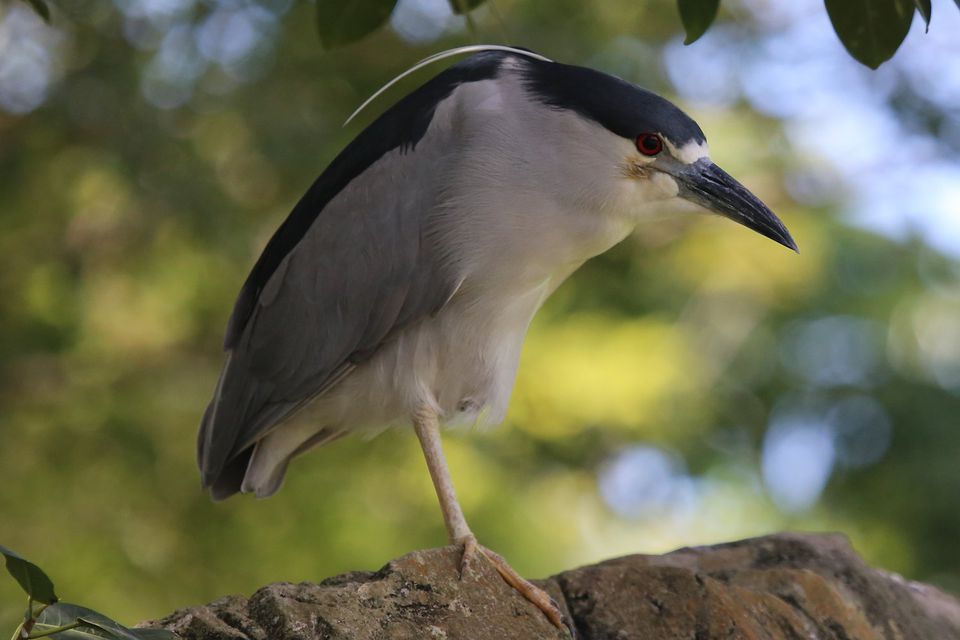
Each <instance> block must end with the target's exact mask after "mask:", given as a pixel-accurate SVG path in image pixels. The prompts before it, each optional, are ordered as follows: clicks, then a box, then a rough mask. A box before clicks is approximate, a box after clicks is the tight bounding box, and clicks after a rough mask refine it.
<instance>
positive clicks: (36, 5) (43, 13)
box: [24, 0, 50, 22]
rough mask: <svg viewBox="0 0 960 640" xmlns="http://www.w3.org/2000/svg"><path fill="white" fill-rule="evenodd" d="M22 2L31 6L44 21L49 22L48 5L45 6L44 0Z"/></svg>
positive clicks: (25, 0)
mask: <svg viewBox="0 0 960 640" xmlns="http://www.w3.org/2000/svg"><path fill="white" fill-rule="evenodd" d="M24 2H26V3H27V4H29V5H30V6H31V7H33V10H34V11H35V12H36V13H37V15H38V16H40V17H41V18H43V21H44V22H50V7H48V6H47V3H46V0H24Z"/></svg>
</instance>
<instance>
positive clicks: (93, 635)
mask: <svg viewBox="0 0 960 640" xmlns="http://www.w3.org/2000/svg"><path fill="white" fill-rule="evenodd" d="M0 553H2V554H3V556H4V558H5V559H6V563H7V571H8V572H10V575H12V576H13V577H14V579H15V580H16V581H17V582H18V583H19V584H20V586H21V588H23V590H24V591H25V592H26V594H27V596H28V600H27V610H26V612H24V615H23V621H22V622H21V623H20V624H19V625H18V626H17V629H16V632H15V633H14V634H13V638H14V640H16V639H17V638H21V639H22V640H34V639H35V638H46V637H53V636H56V638H58V639H59V640H93V639H97V638H109V639H112V640H175V639H176V637H177V635H176V634H175V633H172V632H170V631H165V630H163V629H128V628H127V627H124V626H123V625H121V624H120V623H118V622H116V621H114V620H111V619H110V618H108V617H106V616H105V615H103V614H102V613H98V612H96V611H94V610H93V609H88V608H87V607H81V606H80V605H76V604H68V603H66V602H59V601H58V600H57V596H56V595H55V594H54V590H53V581H51V580H50V578H49V577H48V576H47V574H46V573H44V572H43V570H42V569H41V568H40V567H38V566H37V565H35V564H33V563H32V562H30V561H29V560H25V559H24V558H22V557H20V556H19V555H18V554H16V553H14V552H13V551H11V550H10V549H7V548H6V547H3V546H0ZM34 602H39V603H41V604H43V606H42V607H40V608H39V609H37V610H36V611H35V610H34V607H33V603H34Z"/></svg>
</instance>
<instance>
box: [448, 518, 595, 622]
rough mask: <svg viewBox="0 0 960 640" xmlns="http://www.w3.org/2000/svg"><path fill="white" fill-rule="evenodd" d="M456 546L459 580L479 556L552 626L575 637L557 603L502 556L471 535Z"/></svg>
mask: <svg viewBox="0 0 960 640" xmlns="http://www.w3.org/2000/svg"><path fill="white" fill-rule="evenodd" d="M458 544H462V545H463V555H462V556H460V578H461V579H463V574H464V571H465V570H466V569H467V566H468V565H469V563H470V562H472V561H473V559H474V558H475V557H476V556H480V557H482V558H483V559H484V560H486V561H487V562H489V563H490V564H492V565H493V566H494V568H495V569H496V570H497V573H499V574H500V577H501V578H503V581H504V582H506V583H507V584H508V585H510V586H511V587H513V588H514V589H515V590H516V591H518V592H519V593H520V595H521V596H523V597H524V598H526V599H527V600H529V601H530V602H531V603H533V605H534V606H535V607H537V608H538V609H540V611H542V612H543V615H545V616H546V617H547V619H548V620H549V621H550V622H551V623H552V624H553V626H555V627H557V628H558V629H560V630H561V631H564V630H565V631H566V632H567V633H569V634H570V637H571V638H576V637H577V632H576V630H575V629H574V627H573V624H571V622H570V620H569V619H567V617H566V616H565V615H563V612H562V611H561V610H560V607H559V605H557V601H556V600H554V599H553V598H551V597H550V594H549V593H547V592H546V591H544V590H543V589H541V588H540V587H538V586H536V585H535V584H533V583H532V582H530V581H529V580H527V579H526V578H524V577H523V576H521V575H520V574H519V573H517V572H516V570H515V569H514V568H513V567H511V566H510V565H509V564H507V561H506V560H504V558H503V556H501V555H500V554H498V553H496V552H494V551H491V550H490V549H488V548H486V547H484V546H483V545H481V544H479V543H478V542H477V539H476V538H475V537H474V536H472V535H471V536H468V537H466V538H464V539H462V540H459V541H458Z"/></svg>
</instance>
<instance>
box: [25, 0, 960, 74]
mask: <svg viewBox="0 0 960 640" xmlns="http://www.w3.org/2000/svg"><path fill="white" fill-rule="evenodd" d="M29 1H30V2H42V0H29ZM448 1H449V2H450V6H451V8H452V9H453V11H454V13H457V14H462V13H468V12H470V11H472V10H473V9H475V8H477V7H479V6H480V5H482V4H484V2H486V0H448ZM956 2H957V6H958V7H960V0H956ZM395 4H396V0H318V2H317V25H318V28H319V32H320V39H321V41H322V42H323V44H324V46H325V47H328V48H333V47H339V46H343V45H346V44H349V43H352V42H355V41H357V40H359V39H361V38H363V37H364V36H366V35H369V34H370V33H372V32H374V31H376V30H377V29H378V28H380V27H381V26H382V25H383V24H384V23H386V21H387V20H388V19H389V18H390V13H391V12H392V11H393V9H394V5H395ZM824 4H825V5H826V9H827V13H828V14H829V16H830V21H831V22H832V23H833V28H834V30H835V31H836V33H837V37H839V38H840V41H841V42H842V43H843V46H844V47H845V48H846V49H847V51H848V52H849V53H850V55H851V56H853V57H854V58H856V59H857V60H858V61H860V62H862V63H863V64H865V65H867V66H868V67H870V68H872V69H876V68H877V67H879V66H880V65H881V64H883V63H884V62H886V61H887V60H889V59H890V58H891V57H892V56H893V54H894V53H896V51H897V49H898V48H899V47H900V44H901V43H902V42H903V39H904V38H905V37H906V35H907V32H908V31H909V29H910V23H911V22H912V20H913V14H914V11H917V12H918V13H919V14H920V16H921V17H922V18H923V20H924V21H925V22H926V24H927V26H928V28H929V25H930V17H931V6H930V0H824ZM719 9H720V0H677V11H678V12H679V14H680V20H681V22H682V23H683V28H684V29H685V30H686V38H685V39H684V44H692V43H694V42H696V41H697V40H699V39H700V37H701V36H703V34H704V33H706V32H707V30H708V29H709V28H710V25H712V24H713V22H714V20H715V19H716V17H717V12H718V11H719Z"/></svg>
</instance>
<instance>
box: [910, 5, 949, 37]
mask: <svg viewBox="0 0 960 640" xmlns="http://www.w3.org/2000/svg"><path fill="white" fill-rule="evenodd" d="M957 2H960V0H957ZM913 3H914V4H915V5H917V12H918V13H919V14H920V17H921V18H923V21H924V22H925V23H926V25H927V31H930V15H931V11H932V7H931V6H930V0H913Z"/></svg>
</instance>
